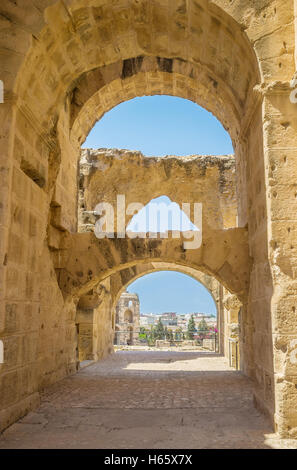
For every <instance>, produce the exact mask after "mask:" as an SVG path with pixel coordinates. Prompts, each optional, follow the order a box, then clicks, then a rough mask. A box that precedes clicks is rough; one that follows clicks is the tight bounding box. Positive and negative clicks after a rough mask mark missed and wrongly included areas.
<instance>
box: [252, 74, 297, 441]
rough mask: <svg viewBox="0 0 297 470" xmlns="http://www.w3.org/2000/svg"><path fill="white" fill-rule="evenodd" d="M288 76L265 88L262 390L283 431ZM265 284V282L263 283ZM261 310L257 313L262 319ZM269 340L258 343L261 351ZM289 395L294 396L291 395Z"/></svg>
mask: <svg viewBox="0 0 297 470" xmlns="http://www.w3.org/2000/svg"><path fill="white" fill-rule="evenodd" d="M290 93H291V89H290V87H289V83H287V82H276V83H275V82H274V83H272V84H271V85H269V86H268V87H267V88H266V89H265V92H264V101H263V119H264V122H265V128H264V129H265V133H264V154H265V170H266V184H267V188H266V191H267V206H268V240H267V245H268V256H269V267H270V272H271V278H272V284H273V289H272V290H271V293H270V295H271V304H270V305H271V324H270V325H268V328H269V330H270V331H271V333H272V353H273V363H270V362H267V364H268V363H269V364H270V367H273V376H271V369H267V374H266V375H265V376H264V390H265V393H266V396H267V399H269V400H272V397H275V403H274V404H275V415H274V416H275V423H276V426H277V430H278V431H279V433H280V435H282V436H291V437H296V436H297V303H296V298H297V247H296V236H297V190H296V180H297V167H296V151H297V147H296V142H297V104H295V103H292V102H291V101H290ZM262 288H263V287H262ZM261 315H262V311H261V310H260V309H259V312H258V316H259V321H260V322H261ZM268 346H269V345H268V344H267V343H264V344H262V345H261V346H259V347H260V348H261V354H262V356H263V357H265V356H268V354H269V347H268ZM289 397H290V398H289Z"/></svg>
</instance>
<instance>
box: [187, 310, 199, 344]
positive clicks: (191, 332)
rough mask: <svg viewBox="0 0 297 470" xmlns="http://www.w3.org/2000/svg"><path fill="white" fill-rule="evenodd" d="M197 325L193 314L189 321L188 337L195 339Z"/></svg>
mask: <svg viewBox="0 0 297 470" xmlns="http://www.w3.org/2000/svg"><path fill="white" fill-rule="evenodd" d="M196 331H197V330H196V326H195V320H194V315H191V318H190V320H189V323H188V329H187V337H188V339H193V338H194V333H196Z"/></svg>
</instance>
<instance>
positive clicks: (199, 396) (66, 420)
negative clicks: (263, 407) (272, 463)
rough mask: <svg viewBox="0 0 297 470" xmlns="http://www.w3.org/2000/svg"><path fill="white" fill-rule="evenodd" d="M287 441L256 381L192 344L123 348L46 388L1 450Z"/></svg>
mask: <svg viewBox="0 0 297 470" xmlns="http://www.w3.org/2000/svg"><path fill="white" fill-rule="evenodd" d="M287 446H288V444H287V443H285V442H284V441H282V442H281V441H279V440H278V439H277V438H276V436H274V435H273V434H272V430H271V428H270V426H269V423H268V422H267V421H266V419H265V418H264V417H263V416H262V415H261V414H260V413H259V412H258V411H257V410H256V409H255V408H254V406H253V401H252V392H251V384H250V382H249V380H248V379H247V378H245V377H244V376H242V375H241V374H240V373H239V372H236V371H234V370H233V369H230V368H229V366H228V364H227V362H226V359H224V358H222V357H220V356H217V355H213V354H208V353H201V352H193V351H192V352H166V351H118V352H117V353H115V354H113V355H112V356H110V357H109V358H107V359H106V360H104V361H101V362H99V363H96V364H93V365H91V366H89V367H86V368H84V369H82V370H81V371H80V372H79V373H78V374H76V375H74V376H71V377H67V378H66V379H64V380H61V381H60V382H58V383H56V384H54V385H53V386H51V387H49V388H48V389H46V391H45V392H43V393H42V401H41V406H40V407H39V408H38V409H37V410H36V411H35V412H31V413H29V414H28V415H27V416H26V417H25V418H23V419H22V420H20V421H19V422H18V423H16V424H14V425H13V426H11V427H10V428H9V429H7V430H6V431H5V432H4V434H3V435H2V436H1V437H0V449H4V448H9V449H12V448H13V449H17V448H21V449H24V448H38V449H41V448H99V449H113V448H114V449H121V448H123V449H129V448H131V449H139V448H141V449H143V448H147V449H150V448H151V449H153V448H154V449H158V448H159V449H160V448H165V449H182V448H187V449H192V448H236V449H238V448H253V449H255V448H271V447H276V448H279V447H287ZM291 446H292V444H291Z"/></svg>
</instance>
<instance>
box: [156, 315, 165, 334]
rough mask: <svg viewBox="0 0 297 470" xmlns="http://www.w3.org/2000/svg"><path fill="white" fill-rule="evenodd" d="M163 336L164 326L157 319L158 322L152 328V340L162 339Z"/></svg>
mask: <svg viewBox="0 0 297 470" xmlns="http://www.w3.org/2000/svg"><path fill="white" fill-rule="evenodd" d="M164 336H165V330H164V325H163V323H162V320H161V318H159V321H158V323H157V325H156V326H155V328H154V338H155V339H164Z"/></svg>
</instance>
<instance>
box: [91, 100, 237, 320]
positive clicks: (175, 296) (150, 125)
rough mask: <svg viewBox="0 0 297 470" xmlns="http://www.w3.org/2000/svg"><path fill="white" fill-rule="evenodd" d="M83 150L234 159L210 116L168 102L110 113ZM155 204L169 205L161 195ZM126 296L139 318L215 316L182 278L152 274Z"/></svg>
mask: <svg viewBox="0 0 297 470" xmlns="http://www.w3.org/2000/svg"><path fill="white" fill-rule="evenodd" d="M83 147H84V148H120V149H129V150H139V151H141V152H142V153H143V154H144V155H146V156H164V155H199V154H200V155H226V154H231V153H233V147H232V142H231V139H230V137H229V134H228V133H227V132H226V131H225V129H224V128H223V126H222V125H221V124H220V122H219V121H218V120H217V119H216V118H215V117H214V116H213V115H212V114H211V113H209V112H208V111H206V110H205V109H203V108H201V107H200V106H198V105H197V104H195V103H192V102H191V101H188V100H185V99H182V98H176V97H171V96H150V97H141V98H135V99H133V100H131V101H126V102H125V103H122V104H120V105H119V106H117V107H115V108H113V109H112V110H111V111H109V112H108V113H106V114H105V115H104V116H103V117H102V119H101V120H100V121H98V122H97V124H96V125H95V126H94V128H93V129H92V131H91V132H90V134H89V136H88V138H87V139H86V141H85V143H84V145H83ZM159 199H160V200H161V201H162V202H165V203H166V204H169V203H170V200H168V198H167V197H166V195H164V196H163V197H161V198H159ZM135 202H137V201H135ZM177 210H178V209H177ZM144 212H145V211H143V212H142V214H139V216H138V217H137V216H136V217H134V218H133V221H134V222H135V221H136V222H135V223H137V221H138V224H139V225H140V226H141V224H142V226H143V224H144V223H145V222H144ZM130 228H131V227H130ZM149 228H150V229H151V226H149ZM168 228H169V229H170V226H168ZM138 231H142V229H141V228H139V227H138ZM128 290H129V292H136V293H137V294H138V295H139V297H140V302H141V311H142V312H143V313H147V312H156V313H162V312H164V311H176V312H179V313H191V312H205V313H215V306H214V302H213V299H212V297H211V296H210V294H209V293H208V291H207V290H206V289H205V288H204V287H203V286H202V285H201V284H199V283H198V282H197V281H195V280H193V279H192V278H191V277H189V276H186V275H183V274H181V273H175V272H159V273H153V274H150V275H147V276H144V277H143V278H141V279H139V280H137V281H136V282H135V283H133V284H131V285H130V286H129V289H128Z"/></svg>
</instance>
